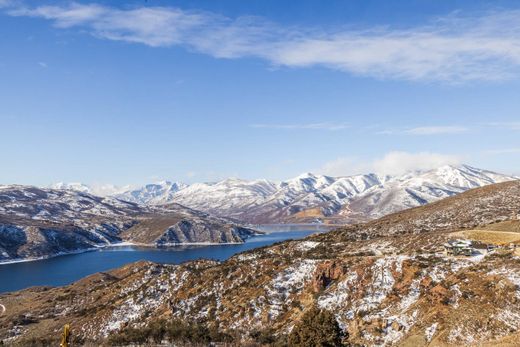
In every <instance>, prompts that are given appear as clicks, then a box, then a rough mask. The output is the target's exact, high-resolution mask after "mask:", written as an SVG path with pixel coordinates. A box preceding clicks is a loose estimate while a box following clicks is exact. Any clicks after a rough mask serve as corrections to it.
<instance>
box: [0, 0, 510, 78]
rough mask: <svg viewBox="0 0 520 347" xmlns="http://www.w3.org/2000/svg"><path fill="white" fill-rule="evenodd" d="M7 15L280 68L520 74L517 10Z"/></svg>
mask: <svg viewBox="0 0 520 347" xmlns="http://www.w3.org/2000/svg"><path fill="white" fill-rule="evenodd" d="M0 1H2V0H0ZM4 1H5V0H4ZM8 13H9V14H10V15H12V16H29V17H37V18H44V19H47V20H50V21H52V22H53V23H54V25H55V26H56V27H58V28H72V27H78V28H81V29H86V30H87V31H89V32H90V33H92V34H93V35H95V36H96V37H99V38H104V39H109V40H117V41H126V42H134V43H142V44H146V45H149V46H152V47H169V46H174V45H180V46H184V47H187V48H188V49H191V50H194V51H198V52H202V53H205V54H209V55H211V56H214V57H218V58H230V59H231V58H241V57H257V58H262V59H265V60H267V61H269V62H270V63H271V64H273V65H276V66H289V67H308V66H324V67H328V68H332V69H336V70H340V71H345V72H349V73H352V74H357V75H362V76H371V77H376V78H383V79H384V78H393V79H405V80H430V81H431V80H434V81H445V82H450V83H454V82H455V83H457V82H463V81H470V80H488V81H489V80H503V79H509V78H517V77H518V75H519V74H520V10H510V11H505V10H504V11H495V12H489V13H487V14H483V15H479V16H474V17H467V16H466V17H464V16H461V15H460V14H453V15H450V16H447V17H445V18H441V19H437V20H436V21H432V22H431V23H429V24H427V25H423V26H415V27H410V28H407V29H392V28H389V27H368V28H359V29H355V28H328V29H327V28H302V27H296V26H293V27H290V28H289V27H283V26H280V25H276V24H273V23H270V22H268V21H266V20H264V19H262V18H258V17H247V16H242V17H238V18H235V19H231V18H227V17H224V16H220V15H216V14H213V13H208V12H201V11H185V10H182V9H178V8H172V7H133V8H127V9H118V8H114V7H108V6H103V5H97V4H87V5H84V4H79V3H72V4H70V5H66V6H37V7H14V8H10V9H9V11H8Z"/></svg>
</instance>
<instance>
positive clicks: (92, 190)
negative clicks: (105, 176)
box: [49, 182, 132, 196]
mask: <svg viewBox="0 0 520 347" xmlns="http://www.w3.org/2000/svg"><path fill="white" fill-rule="evenodd" d="M49 188H51V189H67V190H74V191H77V192H82V193H89V194H93V195H97V196H110V195H116V194H121V193H124V192H127V191H129V190H130V189H131V188H132V187H131V186H129V185H126V186H115V185H113V184H101V185H86V184H83V183H77V182H74V183H64V182H58V183H54V184H52V185H50V186H49Z"/></svg>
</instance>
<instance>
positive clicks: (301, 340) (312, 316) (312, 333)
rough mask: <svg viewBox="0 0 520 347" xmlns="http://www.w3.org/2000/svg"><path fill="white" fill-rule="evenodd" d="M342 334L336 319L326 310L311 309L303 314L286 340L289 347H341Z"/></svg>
mask: <svg viewBox="0 0 520 347" xmlns="http://www.w3.org/2000/svg"><path fill="white" fill-rule="evenodd" d="M343 337H344V336H343V332H342V331H341V329H340V327H339V325H338V322H337V321H336V317H334V315H333V314H332V313H331V312H330V311H327V310H321V309H319V308H318V307H313V308H311V309H310V310H308V311H307V312H305V313H304V315H303V317H302V319H301V321H300V322H299V323H298V324H297V325H296V326H295V327H294V329H293V330H292V332H291V334H290V335H289V338H288V345H289V346H290V347H292V346H294V347H296V346H298V347H335V346H342V345H343V343H342V339H343Z"/></svg>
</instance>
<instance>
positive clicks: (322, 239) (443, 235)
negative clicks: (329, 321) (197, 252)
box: [0, 182, 520, 346]
mask: <svg viewBox="0 0 520 347" xmlns="http://www.w3.org/2000/svg"><path fill="white" fill-rule="evenodd" d="M519 214H520V182H506V183H501V184H495V185H490V186H487V187H483V188H477V189H473V190H470V191H468V192H465V193H462V194H460V195H457V196H454V197H450V198H446V199H443V200H441V201H438V202H436V203H433V204H429V205H426V206H422V207H418V208H413V209H410V210H406V211H403V212H399V213H395V214H392V215H389V216H386V217H384V218H381V219H378V220H375V221H371V222H368V223H364V224H357V225H352V226H347V227H344V228H341V229H338V230H335V231H331V232H329V233H325V234H318V235H313V236H311V237H308V238H307V239H304V240H298V241H287V242H283V243H279V244H276V245H273V246H270V247H264V248H260V249H255V250H252V251H248V252H245V253H242V254H238V255H236V256H234V257H232V258H231V259H229V260H227V261H225V262H215V261H205V260H201V261H196V262H189V263H185V264H182V265H159V264H154V263H148V262H139V263H135V264H129V265H127V266H125V267H123V268H120V269H117V270H114V271H111V272H108V273H99V274H95V275H93V276H89V277H87V278H85V279H83V280H81V281H78V282H76V283H73V284H71V285H69V286H65V287H60V288H48V287H39V288H31V289H27V290H23V291H19V292H15V293H10V294H4V295H0V303H1V304H2V305H4V306H5V309H6V310H5V313H4V315H3V316H0V339H3V340H4V343H7V344H10V343H14V344H16V343H19V344H21V345H23V344H24V343H27V342H28V341H39V339H40V340H41V339H44V340H45V339H47V340H45V341H54V340H56V339H57V338H58V335H59V331H60V329H61V328H62V326H63V325H64V324H65V323H70V324H72V329H73V335H74V336H75V338H76V341H78V342H83V343H86V342H88V341H92V343H95V344H103V343H104V344H110V343H113V342H114V341H123V340H122V339H123V337H124V338H125V339H130V341H134V340H135V339H138V337H139V336H140V335H139V334H144V332H145V331H148V333H147V334H148V335H147V336H150V338H152V337H153V335H150V331H159V330H160V329H159V330H157V329H158V328H157V324H159V326H162V325H160V324H162V323H157V322H165V321H170V322H186V324H188V323H189V324H196V325H193V326H197V327H200V326H204V327H207V329H209V330H197V331H207V332H208V336H209V337H208V338H209V339H213V340H214V341H234V343H235V344H236V345H246V344H248V343H249V344H251V345H255V344H256V345H262V344H271V343H272V344H278V345H286V342H287V340H286V336H287V334H289V332H291V331H292V330H293V329H295V326H296V325H298V324H299V322H300V320H301V319H302V316H303V315H304V314H305V312H308V311H309V310H311V309H312V308H314V307H318V308H320V309H324V310H326V311H328V312H332V313H333V315H334V317H335V319H336V321H337V323H338V324H339V326H340V328H341V330H342V331H343V332H344V333H343V335H342V336H343V341H344V343H345V344H347V343H348V344H352V345H362V346H391V345H400V346H427V345H428V346H461V345H464V346H472V345H474V346H477V345H478V346H516V345H518V341H520V333H519V329H520V258H519V256H518V252H516V251H514V250H512V249H509V248H503V249H497V250H495V251H492V252H490V253H487V252H484V251H482V253H481V252H477V253H476V254H474V255H473V256H471V257H464V256H460V257H455V256H447V255H445V254H444V252H443V244H444V243H445V242H446V241H447V240H448V239H450V238H452V237H453V233H454V232H459V231H460V230H461V229H462V230H464V229H467V228H475V227H478V228H479V229H482V230H485V229H486V228H487V229H490V230H506V231H509V232H518V230H520V220H519ZM154 324H155V325H154ZM175 324H177V325H179V326H180V324H181V323H175ZM153 326H155V327H156V328H155V330H153V329H152V328H150V327H153ZM132 329H133V330H132ZM146 329H148V330H146ZM150 329H152V330H150ZM176 331H177V333H176V334H177V335H175V336H178V335H179V334H178V329H177V330H176ZM183 331H184V330H183ZM209 332H211V333H209ZM172 334H173V333H172ZM161 336H162V335H161ZM190 336H192V335H190ZM193 336H195V335H193ZM197 336H199V335H197ZM118 338H119V340H118ZM49 339H50V340H49ZM132 339H134V340H132ZM124 341H129V340H124ZM135 341H137V340H135ZM284 341H285V342H284Z"/></svg>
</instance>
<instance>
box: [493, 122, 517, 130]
mask: <svg viewBox="0 0 520 347" xmlns="http://www.w3.org/2000/svg"><path fill="white" fill-rule="evenodd" d="M485 125H487V126H492V127H496V128H501V129H506V130H515V131H516V130H520V122H491V123H487V124H485Z"/></svg>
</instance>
